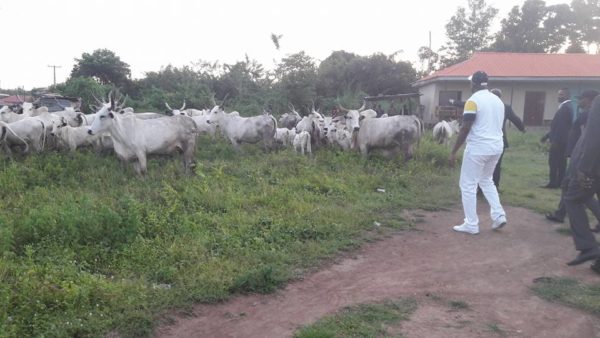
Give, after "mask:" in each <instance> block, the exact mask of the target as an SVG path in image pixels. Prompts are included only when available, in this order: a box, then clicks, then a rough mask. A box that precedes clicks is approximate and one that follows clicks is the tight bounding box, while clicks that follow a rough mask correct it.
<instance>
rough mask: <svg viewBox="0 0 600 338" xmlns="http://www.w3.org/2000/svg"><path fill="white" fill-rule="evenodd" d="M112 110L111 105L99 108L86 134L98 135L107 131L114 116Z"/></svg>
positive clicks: (106, 104)
mask: <svg viewBox="0 0 600 338" xmlns="http://www.w3.org/2000/svg"><path fill="white" fill-rule="evenodd" d="M113 103H114V102H113ZM113 108H114V107H111V103H104V104H103V105H102V107H100V110H98V111H97V112H96V117H95V118H94V121H93V122H92V125H91V126H90V128H89V129H88V134H90V135H96V134H99V133H101V132H103V131H105V130H107V129H108V128H109V127H110V126H111V125H112V124H113V123H114V119H115V114H114V113H113V110H112V109H113Z"/></svg>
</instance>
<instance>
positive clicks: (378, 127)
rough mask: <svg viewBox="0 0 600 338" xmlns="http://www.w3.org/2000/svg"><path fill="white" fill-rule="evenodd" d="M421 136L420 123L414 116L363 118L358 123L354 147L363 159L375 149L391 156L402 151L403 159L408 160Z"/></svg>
mask: <svg viewBox="0 0 600 338" xmlns="http://www.w3.org/2000/svg"><path fill="white" fill-rule="evenodd" d="M421 135H422V123H421V121H420V120H419V118H418V117H416V116H414V115H395V116H390V117H386V118H365V119H364V120H362V121H361V123H360V128H359V130H358V134H357V136H356V142H355V144H354V147H355V148H358V149H359V150H360V152H361V154H362V155H363V156H364V157H366V156H367V155H368V154H369V152H370V151H371V150H375V149H381V150H383V151H384V152H385V153H386V154H391V155H393V154H395V153H397V152H398V150H402V151H403V153H404V159H405V160H409V159H411V158H412V156H413V152H414V145H415V144H417V143H418V142H419V140H420V139H421Z"/></svg>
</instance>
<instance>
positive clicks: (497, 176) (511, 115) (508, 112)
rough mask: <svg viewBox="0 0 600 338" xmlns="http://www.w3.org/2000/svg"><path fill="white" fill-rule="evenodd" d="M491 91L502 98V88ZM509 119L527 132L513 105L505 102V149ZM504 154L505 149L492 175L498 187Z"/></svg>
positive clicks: (503, 137)
mask: <svg viewBox="0 0 600 338" xmlns="http://www.w3.org/2000/svg"><path fill="white" fill-rule="evenodd" d="M490 91H491V92H492V93H493V94H494V95H496V96H498V97H499V98H500V99H502V91H501V90H500V89H498V88H494V89H492V90H490ZM507 120H508V121H510V122H512V123H513V124H514V125H515V127H517V129H519V130H520V131H521V132H522V133H524V132H525V125H524V124H523V121H521V119H520V118H519V117H518V116H517V114H515V112H514V111H513V109H512V107H511V106H509V105H507V104H506V103H505V104H504V122H503V123H502V140H503V141H504V149H505V150H506V148H508V138H507V137H506V121H507ZM502 156H504V151H503V152H502V155H500V159H499V160H498V163H496V168H495V169H494V175H493V176H492V178H493V180H494V185H496V188H499V187H500V172H501V170H502V168H501V165H502Z"/></svg>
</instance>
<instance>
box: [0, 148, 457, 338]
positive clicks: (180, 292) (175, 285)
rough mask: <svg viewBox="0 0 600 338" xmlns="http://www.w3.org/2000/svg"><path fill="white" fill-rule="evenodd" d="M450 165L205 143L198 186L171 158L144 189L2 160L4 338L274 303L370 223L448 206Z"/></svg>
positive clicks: (88, 157) (131, 325)
mask: <svg viewBox="0 0 600 338" xmlns="http://www.w3.org/2000/svg"><path fill="white" fill-rule="evenodd" d="M446 156H447V149H444V148H442V147H440V146H438V145H435V144H432V143H431V142H430V141H428V140H425V141H423V142H422V143H421V147H420V149H419V151H418V154H417V159H416V160H415V161H411V162H408V163H406V164H405V163H403V162H402V161H401V159H397V160H387V159H383V158H381V157H378V156H377V155H375V156H373V157H371V158H370V159H369V160H364V159H362V158H361V157H360V156H359V155H358V154H355V153H341V152H336V151H331V150H323V149H321V150H319V151H318V152H317V153H316V155H315V157H314V158H306V157H301V156H298V155H296V154H294V153H293V152H291V151H288V150H284V151H279V152H275V153H269V154H265V153H263V152H262V151H261V150H259V149H258V148H256V147H246V148H245V149H244V152H242V153H236V152H234V151H233V150H232V149H231V147H230V146H229V145H228V144H226V143H225V142H223V141H217V142H212V141H210V140H208V139H205V140H203V141H202V142H201V143H200V145H199V148H198V154H197V158H198V163H199V165H198V167H197V168H196V175H195V176H192V177H189V176H185V175H184V174H183V172H182V171H183V170H182V165H181V163H180V161H179V160H178V159H172V158H161V157H158V158H152V159H151V160H150V162H149V174H148V176H147V177H145V178H138V177H136V176H135V174H134V173H133V170H132V169H131V168H129V167H128V166H122V165H121V164H120V163H118V161H117V160H116V158H115V157H114V156H113V155H98V154H95V153H93V152H85V151H83V152H78V153H75V154H60V153H46V154H39V155H31V156H28V157H24V158H17V159H16V160H14V161H4V162H1V163H0V186H1V187H2V190H1V191H0V196H1V200H2V203H1V205H0V253H1V257H0V336H6V337H26V336H81V337H87V336H102V335H103V334H105V333H107V332H110V331H117V332H119V333H120V334H121V335H124V336H140V335H142V336H143V335H148V334H150V333H151V332H152V329H153V326H154V325H155V323H156V320H155V319H156V318H157V316H158V315H159V314H160V313H163V312H164V311H165V310H167V309H169V308H173V307H182V306H185V305H186V304H191V303H192V302H213V301H218V300H222V299H225V298H227V297H229V296H230V295H231V294H233V293H244V292H270V291H272V290H274V289H275V288H277V287H279V286H281V285H282V283H284V282H286V281H288V280H289V279H290V278H294V277H295V276H297V275H298V274H299V273H302V271H303V270H304V269H306V268H310V267H314V266H315V265H316V264H318V263H319V262H320V261H322V260H323V259H326V258H328V257H330V256H331V255H333V254H335V253H336V252H338V251H339V250H346V249H349V248H353V247H356V246H357V245H359V244H360V243H361V242H362V241H363V239H364V237H365V234H368V233H369V232H371V231H379V230H378V229H379V228H378V227H374V226H373V223H374V222H375V221H377V222H379V223H381V224H382V225H383V226H384V227H386V226H387V227H390V228H400V229H401V228H406V227H407V226H409V225H408V223H407V222H405V221H404V220H403V219H402V217H401V216H400V212H401V211H402V210H403V209H406V208H418V207H425V208H429V209H434V208H440V207H446V206H449V205H452V204H453V203H454V202H455V200H456V198H455V197H456V195H457V193H458V191H457V187H456V181H455V180H456V171H452V170H449V169H446V168H445V167H444V162H445V158H446ZM377 188H383V189H385V192H384V193H381V192H378V191H377ZM374 229H376V230H374Z"/></svg>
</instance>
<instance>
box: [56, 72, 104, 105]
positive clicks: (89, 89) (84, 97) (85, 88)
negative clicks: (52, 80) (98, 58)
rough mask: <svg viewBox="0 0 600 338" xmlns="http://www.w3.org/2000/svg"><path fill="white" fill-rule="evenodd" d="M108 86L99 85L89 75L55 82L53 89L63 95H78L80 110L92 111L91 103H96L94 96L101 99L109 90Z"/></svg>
mask: <svg viewBox="0 0 600 338" xmlns="http://www.w3.org/2000/svg"><path fill="white" fill-rule="evenodd" d="M108 87H109V86H106V85H101V84H100V83H98V82H97V81H94V80H93V79H92V78H89V77H71V78H70V79H68V80H67V81H66V82H65V83H61V84H57V85H56V87H55V90H56V91H58V92H59V93H61V94H62V95H65V96H71V97H80V98H81V101H82V104H81V110H82V111H83V112H84V113H93V112H94V110H93V109H92V108H91V105H95V104H96V99H94V96H95V97H97V98H99V99H101V98H103V97H105V96H104V95H105V94H106V93H107V92H108V91H109V90H110V89H109V88H108Z"/></svg>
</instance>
